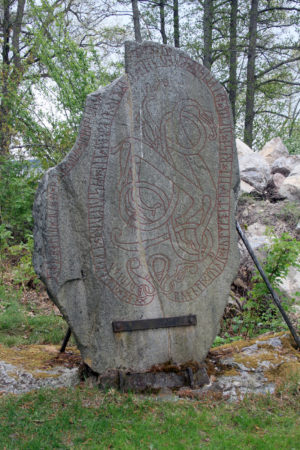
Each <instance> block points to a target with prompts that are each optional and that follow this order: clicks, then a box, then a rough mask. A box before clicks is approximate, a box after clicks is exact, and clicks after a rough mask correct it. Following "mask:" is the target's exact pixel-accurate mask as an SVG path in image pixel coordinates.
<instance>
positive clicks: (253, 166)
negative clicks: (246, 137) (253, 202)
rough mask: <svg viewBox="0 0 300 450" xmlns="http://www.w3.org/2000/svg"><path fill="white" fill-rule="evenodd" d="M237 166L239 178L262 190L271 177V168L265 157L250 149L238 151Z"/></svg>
mask: <svg viewBox="0 0 300 450" xmlns="http://www.w3.org/2000/svg"><path fill="white" fill-rule="evenodd" d="M244 145H245V144H244ZM239 167H240V176H241V180H243V181H245V182H246V183H248V184H249V185H251V186H253V187H254V188H255V189H256V190H257V191H259V192H263V191H264V189H265V188H266V186H267V184H268V182H269V181H270V179H271V170H270V167H269V164H268V163H267V162H266V161H265V159H264V158H263V157H262V156H260V155H259V153H254V152H252V151H251V153H250V152H244V153H239Z"/></svg>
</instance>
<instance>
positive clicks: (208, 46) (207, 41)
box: [203, 0, 214, 70]
mask: <svg viewBox="0 0 300 450" xmlns="http://www.w3.org/2000/svg"><path fill="white" fill-rule="evenodd" d="M213 14H214V8H213V0H205V1H204V5H203V40H204V42H203V44H204V48H203V65H204V66H205V67H207V69H209V70H210V69H211V65H212V29H213Z"/></svg>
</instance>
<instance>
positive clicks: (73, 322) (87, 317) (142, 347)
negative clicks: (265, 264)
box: [34, 42, 239, 374]
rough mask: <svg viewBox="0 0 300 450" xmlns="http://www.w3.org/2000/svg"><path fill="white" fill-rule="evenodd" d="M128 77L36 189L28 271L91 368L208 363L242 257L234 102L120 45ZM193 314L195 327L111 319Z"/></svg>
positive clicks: (200, 71) (89, 107)
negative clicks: (119, 328)
mask: <svg viewBox="0 0 300 450" xmlns="http://www.w3.org/2000/svg"><path fill="white" fill-rule="evenodd" d="M125 63H126V64H125V65H126V74H125V75H124V76H122V77H121V78H119V79H117V80H116V81H114V82H113V83H112V84H111V85H109V86H107V87H106V88H105V89H101V90H99V91H97V92H95V93H94V94H91V95H90V96H89V97H88V99H87V103H86V107H85V112H84V115H83V119H82V123H81V127H80V131H79V136H78V139H77V141H76V143H75V145H74V147H73V149H72V150H71V152H70V153H69V154H68V156H67V157H66V158H65V160H64V161H63V162H62V163H60V164H59V165H58V166H57V167H55V168H53V169H51V170H49V171H48V172H47V173H46V175H45V176H44V178H43V180H42V182H41V183H40V186H39V188H38V191H37V195H36V200H35V205H34V218H35V232H34V233H35V252H34V265H35V269H36V271H37V273H38V275H39V276H40V277H41V279H42V280H43V281H44V282H45V284H46V286H47V289H48V292H49V294H50V296H51V298H52V299H53V301H54V302H55V303H56V304H57V305H58V307H59V309H60V310H61V312H62V314H63V315H64V317H65V318H66V320H67V322H68V323H69V325H70V327H71V329H72V332H73V334H74V336H75V338H76V341H77V344H78V347H79V349H80V351H81V354H82V356H83V359H84V361H85V363H86V364H87V365H88V366H89V367H90V368H91V369H92V370H94V371H95V372H97V373H100V374H101V373H104V372H105V371H107V370H110V369H112V370H113V369H118V370H119V369H120V370H126V371H143V370H147V369H149V368H150V367H151V366H152V365H153V364H158V363H164V362H166V361H170V360H171V361H173V362H174V363H179V364H180V363H185V362H187V361H189V360H195V361H198V362H201V361H202V360H203V358H204V357H205V355H206V353H207V351H208V349H209V348H210V346H211V344H212V342H213V340H214V338H215V336H216V333H217V330H218V326H219V321H220V318H221V316H222V313H223V310H224V307H225V305H226V303H227V301H228V294H229V291H230V284H231V281H232V279H233V278H234V276H235V274H236V272H237V268H238V264H239V256H238V250H237V242H236V231H235V223H234V214H233V211H234V209H235V202H236V196H237V192H238V183H239V177H238V164H237V158H236V150H235V143H234V139H233V123H232V118H231V112H230V106H229V101H228V98H227V95H226V93H225V91H224V89H223V88H222V87H221V85H220V84H219V83H218V82H216V81H215V80H214V78H213V77H212V75H211V74H210V73H209V72H208V71H207V70H206V69H205V68H204V67H202V66H201V65H199V64H198V63H196V62H194V61H193V60H191V59H190V58H189V57H188V56H187V55H186V54H184V53H183V52H182V51H180V50H177V49H175V48H171V47H167V46H161V45H159V44H156V43H153V42H151V43H150V42H144V43H143V44H136V43H134V42H129V43H127V44H126V52H125ZM188 314H195V315H196V316H197V325H196V326H187V327H175V328H167V329H163V328H160V329H156V330H146V331H145V330H144V331H134V332H123V333H122V332H121V333H113V330H112V322H113V321H117V320H141V319H149V318H161V317H174V316H181V315H188Z"/></svg>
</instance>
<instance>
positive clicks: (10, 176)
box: [0, 160, 40, 249]
mask: <svg viewBox="0 0 300 450" xmlns="http://www.w3.org/2000/svg"><path fill="white" fill-rule="evenodd" d="M39 176H40V174H38V172H37V171H36V170H34V169H33V167H32V162H30V161H13V160H6V161H5V162H4V163H3V164H2V165H0V245H1V248H2V249H3V248H4V247H5V246H7V245H8V243H10V242H12V241H14V242H21V241H26V239H27V235H28V234H32V227H33V218H32V205H33V199H34V195H35V191H36V187H37V181H38V178H39Z"/></svg>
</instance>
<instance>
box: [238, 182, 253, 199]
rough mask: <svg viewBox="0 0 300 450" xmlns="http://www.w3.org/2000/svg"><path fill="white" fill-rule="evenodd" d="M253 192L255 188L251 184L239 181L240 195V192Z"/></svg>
mask: <svg viewBox="0 0 300 450" xmlns="http://www.w3.org/2000/svg"><path fill="white" fill-rule="evenodd" d="M252 192H255V188H254V187H253V186H251V184H248V183H246V181H243V180H241V182H240V195H241V194H251V193H252Z"/></svg>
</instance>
